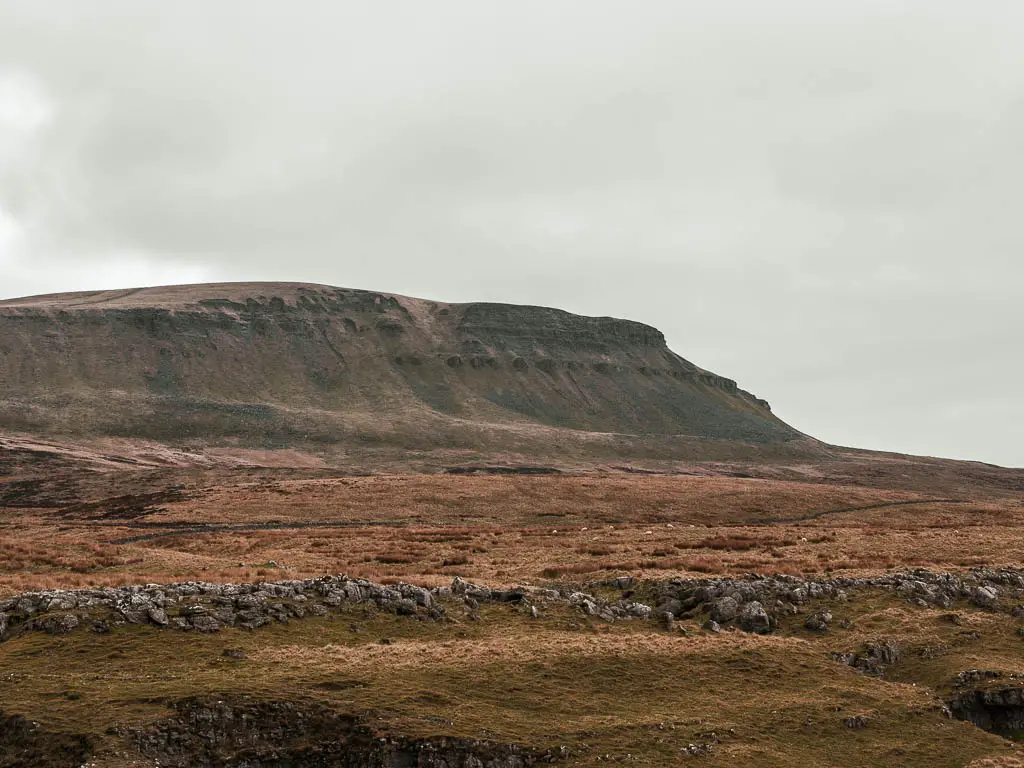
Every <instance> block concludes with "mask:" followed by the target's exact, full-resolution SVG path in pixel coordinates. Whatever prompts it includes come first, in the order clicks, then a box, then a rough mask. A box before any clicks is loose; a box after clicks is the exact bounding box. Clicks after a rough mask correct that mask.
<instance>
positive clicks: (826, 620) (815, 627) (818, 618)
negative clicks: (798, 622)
mask: <svg viewBox="0 0 1024 768" xmlns="http://www.w3.org/2000/svg"><path fill="white" fill-rule="evenodd" d="M831 626H832V614H831V613H829V611H828V609H827V608H822V609H821V610H820V611H817V612H815V613H812V614H811V615H810V616H808V617H807V619H806V620H804V627H806V628H807V629H809V630H811V631H812V632H828V630H829V628H830V627H831Z"/></svg>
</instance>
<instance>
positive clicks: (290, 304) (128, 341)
mask: <svg viewBox="0 0 1024 768" xmlns="http://www.w3.org/2000/svg"><path fill="white" fill-rule="evenodd" d="M0 429H3V430H8V431H22V432H33V433H43V434H47V433H50V434H56V433H59V434H72V435H74V434H82V435H103V436H116V437H135V438H147V439H155V440H161V441H175V440H196V439H202V440H204V441H211V442H216V441H218V440H221V441H233V442H240V443H242V444H253V445H263V446H267V445H271V446H280V445H283V444H299V443H302V444H314V445H315V444H333V445H337V444H352V445H355V446H362V447H365V446H367V445H371V446H372V445H386V446H396V447H404V448H417V447H419V448H427V447H431V446H439V445H440V446H444V447H449V448H467V449H475V448H488V449H503V448H512V449H524V448H525V449H529V445H530V443H531V440H534V438H536V436H537V435H544V436H545V437H544V439H545V440H552V439H557V435H559V434H566V433H568V432H569V431H572V433H573V435H574V437H573V439H579V437H580V433H583V434H592V435H603V436H604V437H605V439H607V438H608V436H609V435H618V436H634V437H640V438H642V439H650V440H654V441H658V440H664V439H665V438H669V439H671V438H674V437H676V436H686V437H688V438H699V439H701V440H710V441H727V442H742V443H747V444H750V443H754V444H759V445H762V446H767V445H775V446H782V445H785V444H790V445H795V444H798V443H801V444H802V443H807V442H808V441H807V439H806V438H805V437H804V436H803V435H801V434H800V433H798V432H797V431H795V430H794V429H792V428H791V427H789V426H787V425H786V424H784V423H783V422H781V421H780V420H779V419H777V418H776V417H774V416H773V415H772V413H771V411H770V409H769V407H768V404H767V403H766V402H764V401H763V400H760V399H758V398H756V397H754V396H753V395H751V394H749V393H747V392H744V391H743V390H741V389H739V388H738V387H737V386H736V383H735V382H733V381H732V380H730V379H726V378H724V377H721V376H718V375H716V374H713V373H711V372H709V371H706V370H703V369H701V368H699V367H697V366H696V365H694V364H693V363H690V362H688V361H687V360H685V359H683V358H682V357H680V356H679V355H677V354H675V353H674V352H672V351H671V350H670V349H669V348H668V347H667V345H666V343H665V339H664V336H663V335H662V334H661V333H660V332H659V331H657V330H656V329H654V328H651V327H649V326H646V325H643V324H641V323H636V322H631V321H627V320H617V319H613V318H606V317H600V318H595V317H582V316H578V315H573V314H570V313H568V312H563V311H560V310H557V309H548V308H542V307H528V306H513V305H503V304H482V303H477V304H445V303H441V302H433V301H425V300H422V299H413V298H407V297H401V296H395V295H389V294H382V293H375V292H370V291H359V290H347V289H341V288H333V287H328V286H319V285H306V284H294V283H234V284H210V285H193V286H173V287H163V288H144V289H134V290H126V291H104V292H92V293H70V294H56V295H50V296H38V297H30V298H25V299H14V300H7V301H0Z"/></svg>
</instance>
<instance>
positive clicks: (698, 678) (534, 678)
mask: <svg viewBox="0 0 1024 768" xmlns="http://www.w3.org/2000/svg"><path fill="white" fill-rule="evenodd" d="M825 605H828V607H830V609H831V610H832V611H833V612H834V613H835V614H836V617H837V620H838V619H840V618H842V619H847V620H848V623H849V628H847V629H837V630H836V631H835V632H833V633H832V634H829V635H825V636H821V635H816V634H814V633H810V632H807V631H806V630H803V629H802V626H801V625H800V623H799V622H800V619H799V617H794V619H793V620H792V621H784V622H783V625H782V626H781V627H780V628H779V630H778V633H777V634H776V635H772V636H768V637H760V636H753V635H747V634H744V633H740V632H726V633H724V634H721V635H711V634H707V633H703V632H700V631H699V630H698V629H697V626H696V622H695V621H687V622H685V623H684V624H685V628H686V629H687V630H688V634H687V635H682V634H680V633H678V632H675V633H666V632H664V631H662V630H659V629H658V628H657V627H656V625H653V624H652V623H649V622H623V623H618V624H614V625H605V624H601V623H592V622H591V621H589V620H585V619H581V617H580V615H579V614H578V613H575V612H571V611H568V610H565V609H562V608H555V607H552V608H549V609H546V610H544V611H543V614H542V616H541V618H540V619H530V618H528V617H527V616H526V615H525V614H524V612H523V611H522V610H521V609H516V608H514V607H511V606H492V607H485V608H483V609H482V610H481V616H480V620H478V621H467V620H466V619H465V618H464V617H462V616H461V615H460V613H459V612H458V610H457V609H454V608H453V622H452V623H436V622H419V621H416V620H415V619H413V618H409V617H396V616H393V615H390V614H379V613H374V612H367V611H365V610H363V609H361V608H358V607H353V608H352V609H350V610H348V611H347V612H345V613H342V614H340V615H339V616H338V617H336V618H324V619H305V620H302V621H299V622H293V623H291V624H289V625H287V626H284V625H275V626H272V627H268V628H265V629H263V630H260V631H258V632H255V633H247V632H244V631H240V630H226V631H224V632H221V633H219V634H216V635H195V634H194V635H190V636H189V637H188V642H185V643H181V642H168V641H167V640H168V637H169V636H168V634H167V632H166V631H161V630H159V629H155V628H151V627H123V628H120V629H117V630H116V631H115V632H114V633H112V634H110V635H104V636H96V635H93V634H92V633H89V632H87V631H85V630H81V631H76V632H73V633H72V634H70V635H67V636H64V637H57V638H53V637H49V636H46V635H44V634H40V633H30V634H28V635H24V636H21V637H17V638H14V639H12V640H10V641H9V642H7V643H4V644H2V645H0V668H2V669H4V670H5V674H3V675H0V700H3V701H4V705H5V708H8V709H10V710H12V711H18V712H22V713H24V714H25V715H26V716H28V717H31V718H33V719H36V720H38V721H39V722H41V723H43V724H44V725H45V726H46V727H47V728H50V729H53V730H63V731H68V732H72V733H80V732H86V733H90V734H92V735H93V736H94V738H96V740H97V741H98V744H99V754H98V755H97V760H96V764H97V765H99V766H113V765H119V764H118V763H116V762H115V761H114V760H113V755H112V753H113V752H114V751H117V750H121V749H123V747H122V746H121V742H120V740H119V737H117V735H116V729H113V728H111V726H112V725H113V724H115V723H117V724H119V726H120V727H121V728H122V729H123V727H124V726H127V725H131V724H133V723H145V722H148V721H151V720H154V719H157V718H159V717H164V716H167V714H168V710H167V709H166V702H171V701H174V700H176V699H178V698H182V697H184V696H195V695H200V696H201V695H213V696H216V697H218V698H223V697H231V696H233V695H244V696H248V697H256V698H270V699H275V700H282V699H284V700H291V701H297V702H303V701H306V702H310V701H317V702H322V703H326V704H328V705H329V706H331V707H332V708H334V709H336V710H337V711H339V712H344V713H352V714H356V715H357V716H360V717H363V718H365V719H367V720H368V721H369V722H370V723H371V724H372V725H373V727H375V728H376V729H378V730H380V731H382V732H393V733H399V734H404V735H410V736H436V735H450V736H465V737H472V738H485V739H491V740H495V741H514V742H518V743H526V744H529V745H532V746H537V747H541V748H546V747H552V746H567V747H569V748H570V750H571V751H572V754H573V757H572V759H571V760H570V761H569V763H570V764H572V765H598V764H605V763H606V762H607V761H609V760H611V761H613V762H637V763H638V764H643V765H651V766H668V765H676V764H678V762H679V760H680V750H681V749H683V748H685V747H687V746H688V745H689V744H694V743H698V744H700V743H712V744H713V747H714V749H713V751H712V752H711V753H710V754H708V755H706V756H703V757H702V758H701V764H702V765H708V766H733V765H758V766H762V765H763V766H792V767H795V768H803V767H809V766H815V767H817V766H822V765H843V766H877V765H892V764H899V765H906V766H922V767H923V766H949V767H950V768H952V767H953V766H962V765H966V764H968V763H970V762H971V761H974V760H980V759H982V758H992V759H996V758H1002V757H1010V756H1012V755H1013V754H1014V750H1013V748H1012V747H1011V746H1010V744H1009V743H1008V742H1006V741H1005V740H1003V739H1000V738H998V737H995V736H993V735H991V734H988V733H985V732H984V731H982V730H980V729H978V728H975V727H973V726H970V725H967V724H965V723H960V722H957V721H951V720H948V719H947V718H946V717H945V716H944V715H943V713H942V711H941V707H940V705H939V703H938V701H937V699H936V696H942V695H945V694H947V693H948V692H949V691H951V690H952V681H953V678H954V676H955V674H956V673H957V672H958V671H960V670H961V669H966V668H971V666H972V662H973V661H974V660H975V659H976V658H977V657H978V656H979V655H981V656H984V658H985V659H986V661H987V662H990V664H991V668H994V669H1001V670H1006V671H1010V670H1012V669H1014V668H1015V665H1016V663H1017V660H1018V659H1019V651H1020V647H1021V642H1022V641H1021V639H1020V638H1019V637H1018V636H1017V635H1016V632H1015V630H1016V628H1017V625H1019V623H1020V620H1019V619H1012V618H1010V617H1009V616H1007V615H1006V614H992V613H986V612H982V611H977V610H966V609H959V613H960V614H961V617H962V621H961V625H960V626H957V625H955V624H953V623H951V622H949V621H948V620H946V619H945V617H944V613H945V612H943V611H934V610H930V609H919V608H915V607H913V606H909V605H907V604H906V603H901V602H899V601H898V600H897V599H896V598H895V597H894V596H892V595H887V594H883V593H879V594H873V593H863V594H858V595H856V596H855V597H854V598H853V599H852V600H850V601H848V602H845V603H826V604H825ZM965 630H969V631H970V633H967V632H965ZM973 633H976V638H975V634H973ZM880 638H887V639H892V640H893V641H894V642H897V643H898V644H899V645H900V646H901V648H903V650H904V661H903V662H901V663H900V664H899V665H897V666H896V667H894V668H892V669H891V670H890V671H889V673H887V678H888V681H884V680H879V679H877V678H872V677H869V676H866V675H863V674H860V673H857V672H855V671H854V670H852V669H850V668H848V667H845V666H843V665H840V664H838V663H836V662H835V661H833V660H832V659H831V657H830V654H831V653H832V652H834V651H847V650H853V649H857V648H860V647H862V646H863V645H864V644H865V643H866V642H869V641H873V640H878V639H880ZM382 639H387V641H388V642H387V644H382V643H381V640H382ZM935 647H942V648H944V649H946V650H945V652H944V653H941V654H934V653H930V652H925V650H926V649H929V648H935ZM226 648H233V649H237V650H241V651H243V652H244V654H245V656H246V658H244V659H240V660H239V659H230V658H225V656H224V655H223V651H224V649H226ZM441 713H443V716H439V714H441ZM853 716H863V717H866V718H867V721H868V727H867V728H864V729H862V730H851V729H849V728H848V727H846V725H845V720H846V719H847V718H850V717H853ZM712 733H714V734H715V736H714V737H712V736H711V734H712ZM627 755H632V758H627ZM107 756H110V757H111V760H110V761H109V762H108V761H107V759H106V758H107ZM840 756H841V757H840Z"/></svg>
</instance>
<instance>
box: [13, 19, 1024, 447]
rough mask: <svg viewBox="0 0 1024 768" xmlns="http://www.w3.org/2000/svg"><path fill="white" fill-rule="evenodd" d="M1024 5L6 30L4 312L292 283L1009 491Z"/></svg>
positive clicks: (168, 22) (1022, 409)
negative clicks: (527, 342) (563, 326)
mask: <svg viewBox="0 0 1024 768" xmlns="http://www.w3.org/2000/svg"><path fill="white" fill-rule="evenodd" d="M1022 40H1024V3H1022V2H1020V0H1006V2H986V1H985V0H974V1H973V2H970V3H968V2H963V0H925V1H922V2H900V1H899V0H879V1H878V2H876V1H875V0H848V1H846V2H841V1H840V0H830V1H829V2H822V1H821V0H808V1H807V2H786V1H784V0H772V2H765V1H764V0H751V2H730V1H728V0H714V1H713V2H712V1H711V0H704V1H703V2H687V1H686V0H665V1H664V2H659V1H657V0H643V1H642V2H638V0H622V1H621V2H608V1H605V0H573V1H571V2H570V1H568V0H514V1H513V0H505V1H503V2H498V1H497V0H430V2H424V1H423V0H409V1H408V2H396V1H392V0H372V2H371V1H370V0H359V2H344V1H342V0H330V1H329V2H303V1H302V0H289V1H288V2H284V0H280V1H277V2H266V1H263V0H244V1H242V0H239V1H238V2H230V1H228V0H191V1H190V0H177V1H176V2H173V3H169V2H157V0H148V1H142V0H124V2H109V1H107V0H89V1H88V2H83V0H66V1H62V0H46V2H40V0H27V1H26V2H20V1H19V0H0V298H9V297H14V296H19V295H26V294H31V293H44V292H53V291H64V290H78V289H93V288H113V287H130V286H136V285H148V284H166V283H182V282H201V281H213V280H296V281H311V282H319V283H329V284H334V285H342V286H346V287H354V288H371V289H377V290H384V291H394V292H398V293H405V294H409V295H414V296H422V297H427V298H435V299H443V300H449V301H473V300H490V301H508V302H517V303H531V304H545V305H553V306H558V307H562V308H565V309H568V310H571V311H575V312H580V313H584V314H596V315H616V316H622V317H629V318H632V319H635V320H640V321H643V322H646V323H650V324H651V325H655V326H657V327H658V328H660V329H662V330H663V331H664V332H665V334H666V335H667V337H668V339H669V343H670V344H671V346H672V347H673V349H675V350H676V351H677V352H679V353H680V354H681V355H683V356H684V357H686V358H688V359H690V360H692V361H694V362H696V363H697V364H698V365H702V366H704V367H706V368H710V369H712V370H715V371H717V372H719V373H721V374H724V375H727V376H730V377H732V378H735V379H737V380H738V381H739V382H740V385H741V386H743V387H744V388H746V389H749V390H751V391H753V392H755V393H757V394H758V395H760V396H762V397H765V398H767V399H768V400H770V401H771V402H772V404H773V406H774V407H775V411H776V412H777V413H778V414H779V415H781V416H782V417H783V418H785V419H786V420H787V421H789V422H790V423H792V424H793V425H794V426H796V427H798V428H799V429H802V430H804V431H806V432H808V433H810V434H812V435H814V436H816V437H819V438H821V439H824V440H828V441H830V442H835V443H839V444H844V445H855V446H862V447H870V448H878V449H888V450H898V451H906V452H913V453H922V454H929V455H940V456H950V457H958V458H974V459H980V460H985V461H991V462H995V463H1001V464H1007V465H1014V466H1024V390H1022V386H1021V384H1022V379H1024V355H1022V342H1021V339H1022V331H1024V300H1022V292H1024V290H1022V289H1024V258H1022V257H1024V248H1022V246H1024V211H1022V207H1024V206H1022V203H1024V45H1022V44H1021V41H1022Z"/></svg>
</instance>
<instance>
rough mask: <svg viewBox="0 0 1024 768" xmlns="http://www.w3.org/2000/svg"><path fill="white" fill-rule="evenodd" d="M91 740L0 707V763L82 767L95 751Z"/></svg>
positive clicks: (52, 767)
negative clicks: (46, 725) (45, 726)
mask: <svg viewBox="0 0 1024 768" xmlns="http://www.w3.org/2000/svg"><path fill="white" fill-rule="evenodd" d="M92 750H93V744H92V741H91V739H89V738H88V737H87V736H83V735H80V734H69V733H58V732H54V731H51V730H49V729H47V728H44V727H43V726H42V725H40V724H39V723H36V722H33V721H31V720H28V719H26V718H24V717H21V716H20V715H6V714H4V712H3V710H0V765H2V766H25V767H26V768H29V767H30V766H48V768H80V766H81V765H83V764H84V762H85V761H86V760H87V759H88V758H89V756H90V755H91V754H92Z"/></svg>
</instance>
